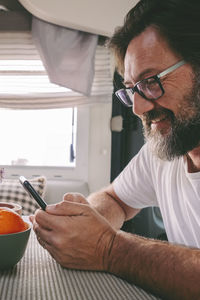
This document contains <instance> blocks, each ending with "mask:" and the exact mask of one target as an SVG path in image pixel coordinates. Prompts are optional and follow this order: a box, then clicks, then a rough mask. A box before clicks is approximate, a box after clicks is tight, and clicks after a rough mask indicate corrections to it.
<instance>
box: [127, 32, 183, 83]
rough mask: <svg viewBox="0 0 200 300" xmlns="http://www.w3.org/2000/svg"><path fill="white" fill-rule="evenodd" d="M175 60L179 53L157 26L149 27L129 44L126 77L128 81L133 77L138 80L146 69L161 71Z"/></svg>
mask: <svg viewBox="0 0 200 300" xmlns="http://www.w3.org/2000/svg"><path fill="white" fill-rule="evenodd" d="M170 60H171V61H170ZM173 61H174V62H176V61H177V55H176V54H175V53H173V52H172V50H171V49H170V47H169V45H168V43H167V41H166V40H165V39H164V38H163V37H162V36H161V35H160V33H159V32H158V31H157V30H156V29H155V28H153V27H148V28H147V29H146V30H145V31H143V32H142V33H141V34H140V35H138V36H137V37H135V38H134V39H133V40H132V41H131V42H130V43H129V45H128V48H127V51H126V55H125V60H124V70H125V73H124V79H125V81H126V80H129V77H131V78H132V80H134V81H138V79H139V80H140V78H139V77H140V74H141V73H143V72H145V70H146V69H147V70H151V69H152V71H153V70H155V71H159V70H160V71H161V70H162V69H163V68H165V66H167V67H168V64H171V63H173Z"/></svg>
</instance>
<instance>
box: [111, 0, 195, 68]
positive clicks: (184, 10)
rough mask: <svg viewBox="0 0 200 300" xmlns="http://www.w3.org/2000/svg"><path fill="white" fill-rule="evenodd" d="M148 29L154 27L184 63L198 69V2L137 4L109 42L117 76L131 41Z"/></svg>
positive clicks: (177, 0) (175, 0) (149, 0)
mask: <svg viewBox="0 0 200 300" xmlns="http://www.w3.org/2000/svg"><path fill="white" fill-rule="evenodd" d="M148 26H153V27H155V28H156V29H157V30H158V31H159V33H160V34H161V35H162V36H163V37H164V38H165V39H166V40H167V42H168V44H169V46H170V48H171V49H172V50H173V51H174V52H175V53H177V54H178V55H179V56H181V57H182V58H183V59H184V60H185V61H187V62H188V63H190V64H191V65H192V66H194V67H199V66H200V0H140V1H139V2H138V4H137V5H136V6H135V7H134V8H132V9H131V10H130V11H129V13H128V14H127V16H126V18H125V21H124V25H123V26H122V27H120V28H118V29H117V30H116V32H115V33H114V35H113V37H112V38H111V39H110V41H109V47H110V48H111V49H112V50H113V51H114V54H115V56H116V60H117V61H116V63H117V67H118V70H119V72H121V73H122V71H123V61H124V57H125V54H126V50H127V47H128V45H129V43H130V41H131V40H132V39H133V38H134V37H136V36H137V35H139V34H140V33H141V32H143V31H144V30H145V29H146V28H147V27H148Z"/></svg>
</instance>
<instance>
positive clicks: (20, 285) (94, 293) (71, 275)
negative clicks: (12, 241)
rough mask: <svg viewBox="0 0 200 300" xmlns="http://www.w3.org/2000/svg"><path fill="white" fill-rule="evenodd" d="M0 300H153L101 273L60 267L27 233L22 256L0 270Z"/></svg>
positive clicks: (135, 288) (120, 280)
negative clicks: (25, 245) (8, 267)
mask: <svg viewBox="0 0 200 300" xmlns="http://www.w3.org/2000/svg"><path fill="white" fill-rule="evenodd" d="M0 299H1V300H112V299H113V300H122V299H123V300H125V299H131V300H134V299H136V300H156V299H158V298H156V297H154V296H152V295H150V294H147V293H146V292H145V291H144V290H142V289H140V288H138V287H136V286H134V285H133V284H130V283H128V282H126V281H124V280H122V279H120V278H118V277H116V276H114V275H111V274H108V273H104V272H94V271H79V270H69V269H64V268H62V267H61V266H60V265H59V264H57V263H56V262H55V260H54V259H53V258H52V257H51V256H50V255H49V253H48V252H47V251H46V250H44V249H43V248H42V247H41V246H40V245H39V243H38V242H37V240H36V237H35V234H34V232H31V235H30V239H29V242H28V246H27V249H26V252H25V255H24V257H23V258H22V259H21V261H20V262H19V263H18V264H17V265H16V266H15V267H14V268H12V269H10V270H6V271H0Z"/></svg>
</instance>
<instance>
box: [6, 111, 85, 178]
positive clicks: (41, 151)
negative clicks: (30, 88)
mask: <svg viewBox="0 0 200 300" xmlns="http://www.w3.org/2000/svg"><path fill="white" fill-rule="evenodd" d="M89 112H90V110H89V108H88V107H79V108H74V109H73V108H63V109H49V110H10V109H8V110H7V109H0V128H1V143H0V149H1V151H0V168H2V167H3V168H4V169H5V176H6V178H18V177H19V176H20V175H24V176H26V177H28V178H31V177H35V176H39V175H44V176H46V177H47V178H48V179H60V180H62V179H67V180H83V181H87V180H88V140H89V116H90V114H89ZM72 144H73V150H74V156H75V159H72V158H73V157H72V154H73V153H72V152H71V153H70V151H71V148H72Z"/></svg>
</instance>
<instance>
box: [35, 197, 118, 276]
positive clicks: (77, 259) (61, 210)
mask: <svg viewBox="0 0 200 300" xmlns="http://www.w3.org/2000/svg"><path fill="white" fill-rule="evenodd" d="M64 199H65V200H64V201H62V202H60V203H58V204H56V205H49V206H47V208H46V211H45V212H44V211H42V210H37V212H36V214H35V217H32V218H31V220H32V222H33V228H34V231H35V233H36V235H37V238H38V241H39V242H40V244H41V245H42V246H44V247H45V248H46V249H47V250H48V251H49V253H50V254H51V255H52V256H53V257H54V259H55V260H56V261H57V262H58V263H59V264H61V265H62V266H64V267H67V268H73V269H85V270H86V269H87V270H104V271H106V270H107V268H108V259H109V253H110V251H111V248H112V244H113V241H114V239H115V235H116V232H115V230H114V229H113V228H112V227H111V225H110V224H109V223H108V221H107V220H106V219H105V218H104V217H103V216H101V215H100V214H99V213H98V212H97V211H96V210H95V209H93V208H92V207H91V206H90V205H89V204H88V203H87V201H86V200H85V198H84V197H82V196H81V195H80V194H75V196H74V197H73V195H72V194H66V195H65V198H64Z"/></svg>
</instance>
